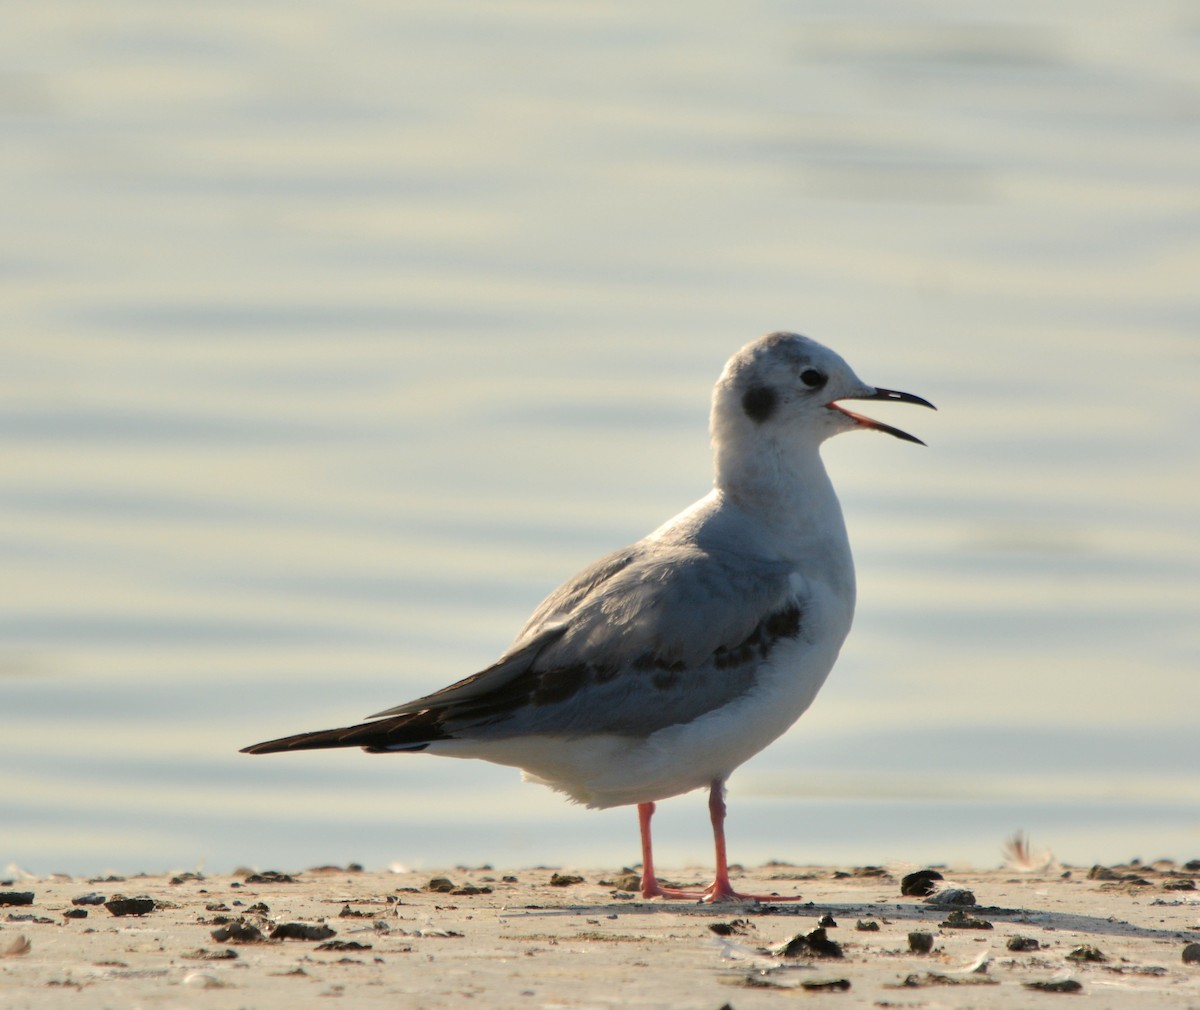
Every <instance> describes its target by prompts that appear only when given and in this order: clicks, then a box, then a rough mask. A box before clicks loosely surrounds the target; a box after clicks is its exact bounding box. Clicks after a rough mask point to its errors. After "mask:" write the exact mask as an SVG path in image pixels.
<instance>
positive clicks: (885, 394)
mask: <svg viewBox="0 0 1200 1010" xmlns="http://www.w3.org/2000/svg"><path fill="white" fill-rule="evenodd" d="M843 399H846V400H888V401H889V402H891V403H915V404H917V406H919V407H928V408H929V409H930V410H937V407H935V406H934V405H933V404H932V403H930V402H929V401H928V400H925V399H922V398H921V397H919V396H914V395H913V394H912V393H901V392H900V391H899V390H896V389H876V390H875V392H873V393H864V394H863V395H862V396H847V397H843ZM825 406H827V407H828V408H829V409H830V410H836V411H839V412H840V413H842V414H845V415H846V416H847V417H848V418H850V419H851V420H852V421H854V423H855V424H859V425H861V426H862V427H864V428H873V429H875V431H886V432H887V433H888V434H889V435H895V436H896V438H902V439H904V441H906V442H916V443H917V445H924V444H925V443H924V442H922V441H921V440H920V439H919V438H917V437H916V436H915V435H910V434H909V433H908V432H907V431H901V430H900V429H899V428H893V427H892V426H891V425H890V424H884V423H883V422H882V421H875V420H872V419H871V418H869V417H863V415H862V414H856V413H854V411H852V410H847V409H846V408H845V407H842V406H840V405H839V404H838V403H836V402H834V403H827V404H825Z"/></svg>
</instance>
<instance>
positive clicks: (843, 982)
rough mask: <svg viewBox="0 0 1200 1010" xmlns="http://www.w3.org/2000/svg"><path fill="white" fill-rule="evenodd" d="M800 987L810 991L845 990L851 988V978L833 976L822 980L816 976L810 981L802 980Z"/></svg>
mask: <svg viewBox="0 0 1200 1010" xmlns="http://www.w3.org/2000/svg"><path fill="white" fill-rule="evenodd" d="M800 988H801V989H806V990H808V991H809V992H845V991H846V990H847V989H849V988H850V980H849V979H848V978H831V979H825V980H823V981H822V980H819V979H815V978H814V979H812V980H811V981H808V982H801V983H800Z"/></svg>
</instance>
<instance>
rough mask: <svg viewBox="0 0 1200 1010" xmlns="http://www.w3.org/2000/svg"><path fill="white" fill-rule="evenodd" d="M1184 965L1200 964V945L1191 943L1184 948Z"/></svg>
mask: <svg viewBox="0 0 1200 1010" xmlns="http://www.w3.org/2000/svg"><path fill="white" fill-rule="evenodd" d="M1183 963H1184V964H1200V943H1189V944H1188V945H1187V946H1186V947H1184V948H1183Z"/></svg>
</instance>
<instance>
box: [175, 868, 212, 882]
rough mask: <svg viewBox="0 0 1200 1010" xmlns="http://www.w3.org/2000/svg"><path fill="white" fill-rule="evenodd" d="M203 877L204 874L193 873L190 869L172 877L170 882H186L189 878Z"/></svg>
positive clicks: (198, 878)
mask: <svg viewBox="0 0 1200 1010" xmlns="http://www.w3.org/2000/svg"><path fill="white" fill-rule="evenodd" d="M203 879H204V876H203V875H202V874H199V873H193V872H192V871H191V870H188V872H187V873H180V874H179V875H178V876H174V877H172V878H171V880H170V882H171V883H172V884H186V883H187V882H188V881H189V880H203Z"/></svg>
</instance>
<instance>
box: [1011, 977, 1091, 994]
mask: <svg viewBox="0 0 1200 1010" xmlns="http://www.w3.org/2000/svg"><path fill="white" fill-rule="evenodd" d="M1025 988H1026V989H1033V990H1035V991H1036V992H1079V990H1081V989H1082V988H1083V986H1082V985H1081V984H1080V983H1078V982H1076V981H1075V980H1074V979H1073V978H1064V979H1062V980H1061V981H1059V982H1026V983H1025Z"/></svg>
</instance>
